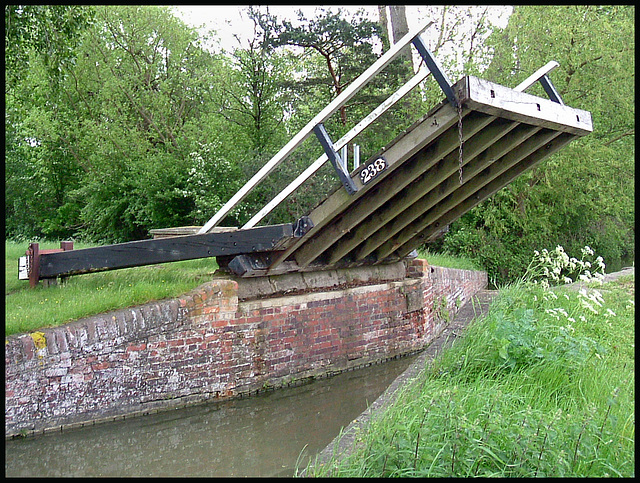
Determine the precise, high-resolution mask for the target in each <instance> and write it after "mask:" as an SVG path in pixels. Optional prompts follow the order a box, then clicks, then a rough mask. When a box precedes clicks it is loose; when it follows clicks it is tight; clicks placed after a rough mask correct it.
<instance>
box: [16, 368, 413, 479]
mask: <svg viewBox="0 0 640 483" xmlns="http://www.w3.org/2000/svg"><path fill="white" fill-rule="evenodd" d="M414 359H415V356H411V357H405V358H401V359H394V360H391V361H388V362H385V363H383V364H377V365H372V366H369V367H366V368H363V369H358V370H354V371H349V372H346V373H343V374H339V375H337V376H333V377H331V378H326V379H319V380H315V381H313V382H311V383H309V384H306V385H304V386H298V387H291V388H285V389H279V390H275V391H272V392H269V393H265V394H262V395H259V396H255V397H250V398H246V399H238V400H232V401H227V402H219V403H211V404H206V405H200V406H193V407H189V408H184V409H178V410H173V411H168V412H163V413H158V414H154V415H149V416H142V417H137V418H131V419H128V420H124V421H117V422H112V423H105V424H98V425H95V426H90V427H84V428H79V429H74V430H69V431H65V432H55V433H48V434H44V435H38V436H34V437H28V438H24V439H15V440H9V441H6V443H5V475H6V476H17V477H80V476H88V477H94V476H103V477H106V476H110V477H111V476H114V477H118V476H120V477H125V476H138V477H142V476H148V477H162V476H166V477H171V476H173V477H176V476H177V477H179V476H186V477H189V476H209V477H211V476H245V477H246V476H292V475H293V474H294V470H295V467H296V462H297V461H298V459H299V458H300V461H301V462H302V463H304V462H306V461H307V460H308V458H309V457H311V456H315V454H317V453H318V452H319V451H320V450H322V449H323V448H324V447H325V446H326V445H328V444H329V443H330V442H331V440H332V439H333V438H334V437H335V436H337V435H338V434H339V432H340V429H341V428H343V427H345V426H347V425H348V424H349V423H350V422H351V421H352V420H353V419H355V418H356V417H357V416H358V415H359V414H360V413H361V412H362V411H364V410H365V409H366V408H367V406H368V405H369V404H371V403H372V402H373V401H374V400H375V399H376V398H377V397H378V396H379V395H380V394H382V392H384V390H385V389H386V388H387V387H388V386H389V384H391V382H393V380H394V379H395V378H396V377H397V376H398V375H400V374H401V373H402V372H403V371H404V370H405V369H406V368H407V367H408V366H409V365H410V363H411V362H412V361H413V360H414ZM302 467H304V465H303V464H302Z"/></svg>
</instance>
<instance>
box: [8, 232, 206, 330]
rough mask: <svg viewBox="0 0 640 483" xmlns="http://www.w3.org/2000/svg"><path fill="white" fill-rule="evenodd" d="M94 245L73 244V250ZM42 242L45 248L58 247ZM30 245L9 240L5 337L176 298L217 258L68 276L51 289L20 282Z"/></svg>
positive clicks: (195, 283)
mask: <svg viewBox="0 0 640 483" xmlns="http://www.w3.org/2000/svg"><path fill="white" fill-rule="evenodd" d="M90 246H95V245H90V244H82V243H75V244H74V248H75V249H81V248H87V247H90ZM58 247H59V243H58V242H41V243H40V248H41V249H49V248H58ZM26 248H27V244H25V243H18V242H11V241H5V334H6V335H10V334H15V333H20V332H29V331H33V330H36V329H41V328H45V327H55V326H57V325H61V324H64V323H65V322H69V321H72V320H76V319H79V318H82V317H87V316H90V315H95V314H99V313H102V312H106V311H109V310H115V309H119V308H125V307H129V306H133V305H140V304H144V303H147V302H149V301H152V300H160V299H163V298H169V297H175V296H178V295H181V294H183V293H185V292H188V291H189V290H192V289H193V288H195V287H197V286H198V285H200V284H202V283H204V282H206V281H207V280H209V279H211V276H212V275H213V273H214V272H215V270H216V269H217V268H218V266H217V264H216V263H215V259H213V258H205V259H200V260H187V261H183V262H173V263H163V264H158V265H150V266H146V267H136V268H126V269H122V270H114V271H109V272H100V273H91V274H85V275H77V276H73V277H70V278H69V279H68V280H66V281H65V282H64V283H62V284H59V285H57V286H52V287H46V288H45V287H42V286H41V285H42V284H41V285H40V286H38V287H36V288H35V289H31V288H29V282H28V281H25V280H18V258H19V257H20V256H22V255H24V251H25V249H26Z"/></svg>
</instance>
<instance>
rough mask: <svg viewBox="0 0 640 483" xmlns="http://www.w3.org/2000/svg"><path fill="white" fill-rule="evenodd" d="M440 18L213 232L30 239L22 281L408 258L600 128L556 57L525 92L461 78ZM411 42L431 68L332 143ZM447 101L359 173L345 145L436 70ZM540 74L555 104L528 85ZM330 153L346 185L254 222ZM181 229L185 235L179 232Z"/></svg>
mask: <svg viewBox="0 0 640 483" xmlns="http://www.w3.org/2000/svg"><path fill="white" fill-rule="evenodd" d="M428 26H429V25H426V26H423V27H421V29H418V30H417V31H415V32H413V33H409V34H407V36H406V37H405V38H404V39H402V40H401V41H400V42H399V43H397V44H396V45H394V46H393V47H392V49H391V50H390V51H389V52H387V53H386V54H385V55H383V56H382V57H381V58H380V59H379V60H378V61H377V62H376V63H375V64H374V65H372V66H371V67H370V68H369V69H368V70H367V71H366V72H365V73H364V74H362V76H361V77H360V78H359V79H358V81H356V82H354V83H353V84H352V85H350V86H349V88H348V89H346V90H345V91H344V92H343V94H341V96H339V97H338V98H336V99H335V100H334V101H333V102H332V103H331V104H330V105H328V106H327V107H326V108H325V109H324V110H323V111H322V112H320V113H319V114H318V115H317V116H316V117H315V118H314V119H313V120H311V121H310V122H309V124H308V125H307V127H306V128H304V129H303V130H302V131H301V132H300V133H299V134H298V135H297V136H296V137H294V138H293V139H292V140H291V141H290V142H289V143H288V144H287V145H286V146H285V147H284V148H283V149H282V150H281V151H280V152H279V153H278V154H277V155H276V156H274V158H272V160H271V161H270V162H269V163H267V165H265V166H264V167H263V168H262V169H261V170H260V171H259V172H258V173H256V175H255V176H254V177H253V178H252V179H251V180H250V181H249V182H248V183H247V184H246V185H245V186H244V187H243V188H242V189H241V190H240V191H239V192H238V193H236V195H235V196H234V197H233V198H232V199H231V200H229V202H228V203H227V204H226V205H225V206H224V207H223V208H222V209H221V210H220V211H219V212H218V213H216V215H214V217H213V218H212V219H211V220H209V222H208V223H207V224H205V225H204V226H203V227H188V228H186V229H183V230H182V231H180V230H179V229H167V230H156V235H159V236H160V237H158V238H157V239H154V240H141V241H135V242H129V243H122V244H117V245H108V246H103V247H96V248H88V249H83V250H72V249H71V250H69V246H68V245H66V246H65V248H64V249H61V250H57V251H53V252H52V251H49V252H48V253H44V252H42V253H39V252H38V247H37V244H31V246H30V248H29V250H28V251H27V256H26V257H23V259H24V260H22V261H21V264H22V266H23V269H22V270H21V278H28V279H29V280H30V282H31V285H32V286H35V285H36V284H37V283H38V280H40V279H52V278H56V277H60V276H62V277H64V276H68V275H74V274H80V273H88V272H95V271H102V270H113V269H118V268H127V267H132V266H141V265H149V264H155V263H163V262H169V261H179V260H188V259H194V258H203V257H214V256H215V257H217V261H218V264H219V265H220V266H221V268H226V269H228V270H230V271H232V272H234V273H235V274H236V275H239V276H244V277H247V276H261V275H272V274H277V273H283V272H288V271H306V270H323V269H330V268H334V267H349V266H357V265H364V264H379V263H388V262H393V261H397V260H399V259H402V258H403V257H406V256H407V255H409V254H410V253H411V252H412V251H413V250H414V249H416V248H418V247H420V246H421V245H423V244H424V243H425V242H428V241H430V240H432V239H433V238H434V237H436V236H437V235H438V233H439V232H441V231H442V230H443V229H444V228H445V227H447V226H448V225H449V224H450V223H451V222H453V221H455V220H456V219H457V218H459V217H460V216H462V215H463V214H464V213H466V212H467V211H469V210H470V209H472V208H473V207H474V206H476V205H477V204H479V203H480V202H481V201H483V200H485V199H486V198H488V197H489V196H491V195H492V194H494V193H495V192H496V191H498V190H499V189H501V188H502V187H504V186H506V185H507V184H509V183H510V182H512V181H513V180H514V179H515V178H517V177H518V176H519V175H521V174H522V173H524V172H525V171H527V170H528V169H530V168H532V167H533V166H534V165H535V164H537V163H539V162H540V161H542V160H543V159H545V158H546V157H548V156H549V155H551V154H553V153H554V152H556V151H558V150H559V149H561V148H562V147H564V146H565V145H567V144H568V143H569V142H571V141H572V140H574V139H576V138H577V137H580V136H584V135H586V134H588V133H590V132H591V131H592V122H591V115H590V113H589V112H587V111H583V110H580V109H575V108H572V107H569V106H566V105H564V103H563V102H562V100H561V99H560V97H559V95H558V94H557V92H556V91H555V89H554V88H553V85H552V84H551V82H550V81H549V78H548V76H547V74H548V73H549V72H550V71H551V70H552V69H553V68H555V67H557V64H556V63H554V62H550V63H549V64H547V66H545V67H543V68H541V69H540V70H539V71H538V72H536V73H534V74H532V76H530V78H528V79H527V80H525V81H524V82H523V83H521V84H520V85H519V86H517V87H516V88H513V89H511V88H508V87H504V86H502V85H499V84H495V83H491V82H488V81H486V80H482V79H479V78H476V77H471V76H467V77H464V78H462V79H461V80H460V81H458V82H457V83H455V84H452V83H450V82H449V81H448V79H447V78H446V75H444V73H443V72H442V71H441V69H440V67H439V65H438V64H437V62H435V59H434V58H433V57H432V56H431V55H430V53H429V52H428V50H426V48H425V44H424V42H422V41H421V39H420V36H419V34H420V32H422V30H424V29H425V28H427V27H428ZM410 42H412V43H413V44H414V46H415V47H416V48H417V50H418V52H419V53H420V54H421V55H422V56H423V59H424V60H425V63H426V65H427V66H428V68H429V71H425V70H423V71H420V72H418V74H416V75H415V76H414V78H413V79H411V80H410V81H409V82H408V83H407V84H405V86H403V87H402V88H400V89H399V90H398V92H397V93H396V94H394V95H393V96H391V97H390V98H389V99H388V100H387V101H385V102H384V103H383V104H381V106H379V107H378V108H377V109H376V110H374V111H373V112H372V113H371V114H370V115H369V116H367V118H365V119H363V120H362V121H361V122H360V123H359V124H357V125H356V126H355V127H354V128H353V129H352V130H351V131H350V132H349V133H348V134H347V135H345V136H344V137H343V138H342V139H340V140H339V141H337V142H336V143H333V142H332V141H331V140H330V138H329V137H328V135H327V133H326V131H325V130H324V126H323V124H322V123H323V122H324V121H325V120H326V119H327V118H328V117H329V116H330V115H331V114H333V113H334V112H335V111H336V110H337V109H338V108H339V107H340V106H341V105H343V104H344V103H345V102H346V101H347V100H348V99H350V98H351V97H352V96H353V95H354V94H355V93H356V92H357V90H358V89H359V88H360V87H362V86H363V85H364V84H366V82H368V81H369V80H370V78H372V77H373V76H374V75H375V74H376V73H378V72H380V70H382V69H383V68H384V67H385V66H386V65H388V63H389V62H390V61H391V60H393V58H394V57H395V56H396V55H397V54H398V52H399V51H400V50H401V49H402V48H403V47H405V46H406V45H408V43H410ZM429 74H433V75H434V77H435V78H436V80H437V81H438V83H439V85H440V87H441V88H442V90H443V92H444V94H445V97H446V99H445V100H443V101H442V102H441V103H440V104H439V105H437V106H436V107H434V108H433V109H432V110H431V111H430V112H429V113H427V114H426V115H424V116H423V117H422V118H421V119H420V120H418V121H417V122H415V123H414V124H413V125H412V126H411V127H410V128H409V129H407V130H406V131H405V132H404V133H402V134H401V135H400V136H398V137H397V138H396V139H395V140H393V141H392V142H391V143H389V144H388V145H387V146H385V147H384V148H382V149H381V150H380V152H379V153H378V154H376V155H375V156H373V157H371V158H370V159H369V160H368V161H367V162H366V163H364V164H363V165H362V166H360V167H359V168H357V169H356V170H354V171H352V172H347V170H346V169H345V167H344V163H342V160H341V159H340V156H339V155H338V154H337V151H338V150H339V149H340V148H342V147H343V146H344V145H346V144H347V143H348V142H349V141H350V140H351V139H352V138H353V137H355V136H357V134H359V133H360V132H362V130H363V129H365V128H366V127H367V126H368V125H369V124H371V123H372V122H373V121H374V120H375V119H376V118H377V117H378V116H379V115H381V113H382V112H384V111H385V110H386V109H388V108H389V107H390V106H391V105H393V104H394V103H395V102H396V101H397V100H398V99H400V98H401V97H402V96H404V95H405V94H406V93H407V92H409V91H410V90H411V89H412V88H414V87H415V86H417V85H418V84H419V83H420V82H421V81H422V80H424V79H425V78H426V76H427V75H429ZM537 81H540V82H541V83H542V85H543V87H544V89H545V91H546V92H547V94H548V95H549V97H550V99H546V98H541V97H538V96H533V95H530V94H527V93H525V92H524V90H525V89H527V88H528V87H529V86H531V85H532V84H533V83H535V82H537ZM312 132H313V133H315V134H316V136H317V137H318V139H319V141H320V142H321V143H322V144H323V147H324V148H325V152H326V155H325V156H323V157H321V158H319V159H318V160H317V161H316V162H315V163H313V164H312V165H311V166H310V167H309V168H308V169H307V171H305V173H302V174H301V175H300V176H299V178H298V179H297V180H296V181H294V183H292V185H290V187H288V188H287V189H285V190H284V191H283V193H281V194H280V195H279V196H278V197H276V199H274V200H273V201H272V202H271V203H270V204H269V205H267V206H266V207H265V208H264V209H263V210H261V212H260V213H258V214H257V215H256V216H255V217H254V218H252V220H251V221H250V222H249V223H247V224H246V225H245V226H244V227H242V228H226V227H218V226H216V225H217V224H218V223H219V222H220V221H221V220H222V219H223V218H224V216H225V215H226V214H227V213H228V212H229V211H230V210H231V209H232V208H233V207H234V206H236V205H237V204H238V203H239V202H240V201H241V200H242V199H243V198H244V197H246V195H247V194H248V193H249V192H250V191H251V189H252V188H253V187H255V185H256V184H257V183H259V182H260V181H261V180H262V179H264V177H266V176H267V175H268V174H269V173H270V172H271V171H272V170H273V169H274V168H275V166H276V165H277V164H279V163H280V162H282V161H283V160H284V159H285V158H286V156H287V155H288V154H290V153H291V152H292V151H293V150H294V149H295V148H296V147H297V146H298V145H300V143H301V142H302V141H303V140H304V139H305V138H306V137H307V136H308V135H310V134H311V133H312ZM327 160H330V161H331V162H332V164H333V165H334V168H335V169H336V172H337V175H338V177H339V178H340V180H341V182H342V186H341V187H339V188H337V189H336V190H335V191H333V192H331V193H330V194H329V195H328V196H327V197H326V198H325V199H323V200H321V202H320V203H318V204H317V205H316V207H315V208H314V209H312V210H311V211H310V212H309V213H307V215H306V216H303V217H301V218H300V219H298V220H296V221H294V222H293V223H287V224H282V225H270V226H255V225H256V224H257V223H258V222H259V220H260V219H261V217H264V215H265V214H266V213H268V212H269V210H271V209H273V207H275V205H276V204H277V203H279V202H281V201H282V200H284V199H285V198H286V196H288V194H290V193H291V192H292V191H293V190H295V189H296V188H297V187H298V186H300V184H302V183H303V182H304V180H306V179H307V178H308V177H309V176H310V175H311V174H313V172H315V171H316V170H317V169H318V168H319V167H320V166H321V165H322V164H323V163H324V162H326V161H327ZM171 235H180V236H171Z"/></svg>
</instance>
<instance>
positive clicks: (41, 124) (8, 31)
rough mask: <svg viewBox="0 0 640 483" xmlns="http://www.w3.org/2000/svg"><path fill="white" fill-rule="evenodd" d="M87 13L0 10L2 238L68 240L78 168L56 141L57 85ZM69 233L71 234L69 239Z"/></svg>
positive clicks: (53, 8)
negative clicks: (1, 44)
mask: <svg viewBox="0 0 640 483" xmlns="http://www.w3.org/2000/svg"><path fill="white" fill-rule="evenodd" d="M92 19H93V8H92V7H84V6H68V5H6V6H5V235H6V236H8V237H15V236H68V235H69V234H70V233H69V230H68V229H66V228H65V227H64V223H60V219H61V217H63V214H62V212H61V211H60V210H62V211H69V210H68V209H67V208H63V207H65V206H66V203H67V201H68V195H67V190H68V189H73V187H75V186H76V184H77V179H78V166H77V165H76V163H75V162H74V160H73V159H70V158H69V157H68V152H67V147H66V146H65V144H64V142H63V140H62V139H61V138H60V137H59V136H57V135H56V134H55V133H56V130H57V126H58V125H59V123H60V122H61V119H60V117H59V116H58V108H59V102H58V98H59V96H60V95H61V92H62V90H61V89H62V88H61V85H62V83H63V81H64V79H65V75H66V72H67V69H68V68H70V67H72V66H73V64H74V63H75V60H76V55H77V46H78V41H79V39H80V37H81V35H82V33H83V32H84V31H85V30H86V29H87V28H88V27H89V26H90V25H91V22H92ZM72 230H73V229H71V231H72Z"/></svg>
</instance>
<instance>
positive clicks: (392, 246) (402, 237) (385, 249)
mask: <svg viewBox="0 0 640 483" xmlns="http://www.w3.org/2000/svg"><path fill="white" fill-rule="evenodd" d="M559 134H560V133H559V132H557V131H548V130H545V131H543V132H540V133H538V134H537V135H534V136H532V137H530V138H529V139H527V140H526V141H525V142H523V143H522V144H520V145H519V146H518V147H517V148H515V149H514V150H513V151H511V152H509V153H508V154H506V155H505V156H503V157H502V158H501V159H500V160H499V161H497V162H495V163H493V164H492V165H490V166H488V167H487V168H486V169H485V170H483V171H482V172H481V173H479V174H478V175H476V176H474V177H473V178H471V179H470V180H468V181H466V182H465V183H464V184H463V185H462V186H459V187H458V188H457V189H456V190H455V191H453V193H452V194H450V195H448V196H447V197H446V198H445V199H444V201H443V202H441V203H439V204H436V205H435V206H434V207H433V208H432V209H430V210H428V211H426V212H423V213H422V214H420V215H419V216H417V217H416V218H415V219H414V220H413V221H412V222H411V223H409V224H407V225H406V226H405V227H404V228H403V229H402V230H400V231H399V232H398V233H397V234H396V235H395V236H393V237H390V238H389V239H387V240H386V241H385V242H384V243H383V244H382V245H381V246H380V247H379V248H378V249H377V250H376V257H377V258H378V259H383V258H385V257H387V256H389V255H390V254H391V253H392V252H394V251H395V250H396V249H397V248H398V247H400V246H402V245H404V244H405V243H407V241H408V240H410V239H411V238H412V237H414V236H415V235H416V234H417V233H419V232H420V231H422V230H423V229H424V227H425V226H427V225H429V224H431V223H434V222H436V220H437V219H438V218H439V217H440V216H441V215H442V214H443V213H445V212H446V211H448V210H449V209H451V208H452V207H454V206H455V205H456V204H457V203H459V202H460V201H461V200H463V199H465V198H466V197H467V196H470V195H471V194H472V193H474V192H475V191H477V190H478V189H480V188H481V187H482V186H483V185H484V184H486V183H488V182H489V181H491V180H492V179H494V178H495V177H496V176H498V175H499V174H500V173H502V172H504V171H506V170H507V169H509V168H510V167H511V166H514V165H516V164H517V163H519V162H521V160H523V159H525V158H526V157H527V156H529V155H531V154H532V153H534V152H535V151H536V150H538V149H539V148H540V146H544V145H545V144H547V143H549V142H550V141H552V140H553V139H554V138H555V137H557V136H558V135H559ZM440 226H444V225H443V224H442V223H440Z"/></svg>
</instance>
